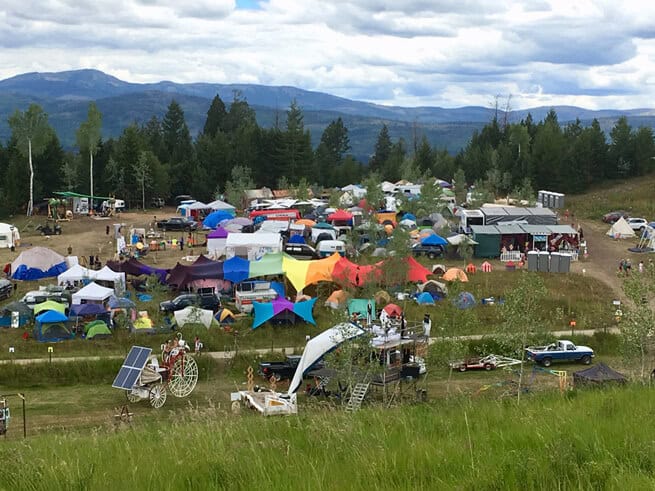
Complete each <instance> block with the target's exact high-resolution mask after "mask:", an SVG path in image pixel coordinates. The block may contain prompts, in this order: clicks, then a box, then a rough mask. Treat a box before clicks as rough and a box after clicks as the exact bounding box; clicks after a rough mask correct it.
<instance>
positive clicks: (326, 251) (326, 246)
mask: <svg viewBox="0 0 655 491" xmlns="http://www.w3.org/2000/svg"><path fill="white" fill-rule="evenodd" d="M316 252H317V253H318V255H319V257H328V256H331V255H332V254H334V253H335V252H338V253H339V255H340V256H345V255H346V244H345V243H344V242H343V241H342V240H322V241H320V242H319V243H318V245H317V246H316Z"/></svg>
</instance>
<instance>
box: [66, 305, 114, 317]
mask: <svg viewBox="0 0 655 491" xmlns="http://www.w3.org/2000/svg"><path fill="white" fill-rule="evenodd" d="M70 313H71V316H73V315H76V316H79V317H85V316H91V315H100V314H105V313H107V310H106V309H105V308H104V307H103V306H102V305H101V304H99V303H82V304H75V305H73V306H71V311H70Z"/></svg>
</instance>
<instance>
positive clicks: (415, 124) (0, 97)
mask: <svg viewBox="0 0 655 491" xmlns="http://www.w3.org/2000/svg"><path fill="white" fill-rule="evenodd" d="M235 92H238V93H239V94H240V96H241V97H243V98H245V99H246V100H247V101H248V102H249V104H250V105H251V106H253V107H254V108H255V110H256V111H257V119H258V121H259V123H260V124H261V125H262V126H264V127H269V126H271V125H272V123H273V121H274V120H275V115H276V113H277V114H278V115H279V116H280V119H281V120H282V121H284V117H285V111H286V109H287V108H288V106H289V104H290V103H291V101H292V100H294V99H295V100H296V101H297V102H298V104H299V105H300V107H302V109H303V112H304V114H305V124H306V125H307V127H308V128H309V129H310V130H311V133H312V141H313V142H314V144H316V143H317V142H318V140H319V139H320V136H321V133H322V131H323V129H324V128H325V126H327V124H329V122H330V121H332V120H333V119H336V118H337V117H342V118H343V119H344V122H345V123H346V126H347V127H348V129H349V131H350V138H351V145H352V151H353V154H355V156H357V157H358V158H360V159H366V158H367V156H368V155H370V154H371V152H372V151H373V145H374V143H375V140H376V138H377V134H378V133H379V131H380V128H381V127H382V125H383V124H385V123H386V124H387V125H388V126H389V129H390V133H391V136H392V137H393V138H398V137H401V136H402V137H404V138H405V139H406V140H407V141H408V142H409V141H412V139H413V137H414V135H418V136H419V137H420V136H422V135H423V134H425V135H426V136H427V137H428V139H429V141H430V143H431V144H432V145H434V146H437V147H439V148H447V149H448V150H449V151H451V152H456V151H458V150H459V149H460V148H462V147H463V146H464V145H466V142H467V141H468V139H469V138H470V136H471V134H472V132H473V131H474V130H475V129H479V128H481V127H482V126H483V125H484V124H486V123H487V122H489V121H490V120H491V119H492V117H493V114H494V112H493V110H492V109H491V108H485V107H475V106H473V107H462V108H455V109H446V108H439V107H413V108H407V107H391V106H381V105H377V104H371V103H368V102H361V101H352V100H349V99H345V98H342V97H337V96H333V95H330V94H326V93H322V92H312V91H308V90H303V89H299V88H296V87H285V86H278V87H272V86H264V85H253V84H210V83H191V84H178V83H173V82H166V81H164V82H158V83H149V84H136V83H130V82H125V81H122V80H120V79H118V78H116V77H113V76H111V75H107V74H105V73H103V72H101V71H98V70H75V71H67V72H58V73H26V74H22V75H17V76H15V77H12V78H9V79H6V80H2V81H0V140H3V141H6V140H7V139H8V137H9V135H10V132H9V128H8V124H7V117H8V116H9V115H10V114H11V113H12V112H13V111H15V110H16V109H21V110H24V109H25V108H26V107H27V106H28V105H29V104H30V103H31V102H36V103H38V104H40V105H41V106H43V108H44V109H45V111H46V112H47V113H48V115H49V118H50V122H51V124H52V125H53V126H54V128H55V130H56V131H57V134H58V135H59V137H60V139H61V140H62V143H63V144H64V145H65V146H67V147H72V146H73V145H74V141H75V130H76V129H77V127H78V126H79V124H80V122H81V121H83V120H84V119H85V117H86V111H87V106H88V101H90V100H95V101H97V104H98V107H99V108H100V111H101V112H102V114H103V136H104V137H105V138H108V137H112V136H118V135H119V134H120V132H121V131H122V129H123V128H125V126H127V125H128V124H130V123H131V122H133V121H137V122H144V121H147V120H148V119H150V118H151V117H152V116H153V115H156V116H158V117H162V116H163V115H164V113H165V111H166V108H167V106H168V104H169V103H170V101H171V99H172V98H175V99H176V100H177V101H178V102H179V103H180V104H181V105H182V107H183V109H184V111H185V115H186V119H187V122H188V124H189V127H190V129H191V132H192V134H193V135H195V134H197V133H198V131H199V130H200V129H201V128H202V125H203V124H204V120H205V116H206V113H207V109H208V108H209V104H210V101H211V99H212V98H213V97H214V96H215V95H216V94H219V95H220V97H221V98H222V99H223V100H224V101H225V102H226V103H229V102H230V101H232V100H233V98H234V94H235ZM550 109H551V108H550V107H537V108H532V109H529V110H520V111H513V112H511V113H510V115H509V120H510V121H512V122H514V121H519V120H521V119H523V118H525V117H526V116H527V114H528V112H529V113H531V114H532V116H533V118H534V119H535V120H537V121H538V120H540V119H543V117H544V116H545V115H546V113H547V112H548V111H549V110H550ZM554 109H555V111H556V112H557V115H558V117H559V120H560V122H562V123H565V122H567V121H572V120H575V119H576V118H579V119H580V120H581V121H583V122H588V121H591V120H592V119H593V118H598V119H599V120H602V124H603V127H604V128H605V129H607V128H611V126H612V125H613V123H614V121H616V119H617V118H618V117H620V116H621V115H627V116H628V117H629V120H630V123H631V124H632V125H634V126H639V125H641V124H648V125H653V124H654V122H655V110H652V109H633V110H628V111H617V110H601V111H590V110H587V109H582V108H578V107H572V106H556V107H554Z"/></svg>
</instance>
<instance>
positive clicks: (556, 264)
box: [550, 252, 562, 273]
mask: <svg viewBox="0 0 655 491" xmlns="http://www.w3.org/2000/svg"><path fill="white" fill-rule="evenodd" d="M561 257H562V255H561V254H560V253H559V252H553V253H551V255H550V272H551V273H560V272H561V271H560V259H561Z"/></svg>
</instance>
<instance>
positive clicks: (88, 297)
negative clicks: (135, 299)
mask: <svg viewBox="0 0 655 491" xmlns="http://www.w3.org/2000/svg"><path fill="white" fill-rule="evenodd" d="M113 294H114V290H113V289H111V288H105V287H104V286H100V285H98V284H97V283H93V282H92V283H89V284H88V285H86V286H85V287H84V288H82V289H81V290H80V291H78V292H76V293H73V305H79V304H81V303H82V302H83V301H84V302H86V303H89V302H90V303H100V302H104V301H105V300H107V299H108V298H109V297H111V296H112V295H113Z"/></svg>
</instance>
